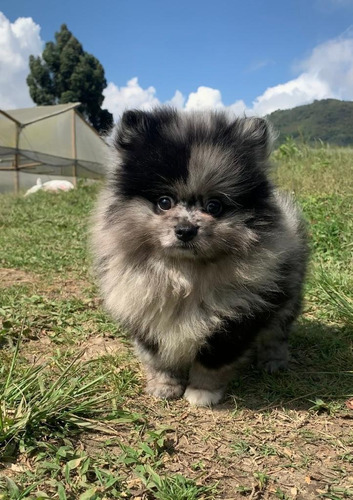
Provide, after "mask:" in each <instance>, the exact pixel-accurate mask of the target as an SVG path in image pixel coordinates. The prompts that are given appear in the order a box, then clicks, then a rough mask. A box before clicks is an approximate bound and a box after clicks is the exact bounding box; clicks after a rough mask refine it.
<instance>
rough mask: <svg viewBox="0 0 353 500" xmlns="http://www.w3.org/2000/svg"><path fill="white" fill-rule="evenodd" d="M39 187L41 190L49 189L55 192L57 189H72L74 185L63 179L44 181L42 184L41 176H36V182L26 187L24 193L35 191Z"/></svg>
mask: <svg viewBox="0 0 353 500" xmlns="http://www.w3.org/2000/svg"><path fill="white" fill-rule="evenodd" d="M40 189H43V191H51V192H54V193H57V192H59V191H70V190H71V189H74V185H73V184H72V182H70V181H65V180H54V181H48V182H44V184H43V183H42V180H41V178H40V177H38V179H37V184H36V185H35V186H32V187H31V188H30V189H28V191H26V193H25V196H28V195H29V194H33V193H36V192H37V191H39V190H40Z"/></svg>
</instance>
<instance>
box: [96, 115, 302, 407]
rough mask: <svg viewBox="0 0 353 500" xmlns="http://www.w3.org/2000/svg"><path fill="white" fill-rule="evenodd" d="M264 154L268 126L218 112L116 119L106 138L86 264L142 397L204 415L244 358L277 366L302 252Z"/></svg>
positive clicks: (297, 223)
mask: <svg viewBox="0 0 353 500" xmlns="http://www.w3.org/2000/svg"><path fill="white" fill-rule="evenodd" d="M270 152H271V130H270V127H269V124H268V123H267V122H266V121H265V120H264V119H261V118H236V119H235V118H233V119H231V118H230V117H229V116H228V115H227V114H225V113H223V112H211V111H210V112H195V113H188V112H178V111H176V110H174V109H171V108H159V109H157V110H154V111H148V112H144V111H126V112H125V113H124V114H123V116H122V118H121V120H120V122H119V123H118V125H117V126H116V128H115V129H114V131H113V134H112V137H111V160H110V166H109V172H108V178H107V184H106V187H105V188H104V190H103V192H102V194H101V196H100V199H99V203H98V206H97V210H96V213H95V219H94V228H93V251H94V255H95V267H96V270H97V275H98V278H99V282H100V287H101V291H102V294H103V298H104V302H105V305H106V307H107V309H108V310H109V311H110V313H111V314H112V316H113V317H114V318H115V319H116V320H117V321H118V322H119V323H120V324H123V325H125V326H126V327H127V328H128V330H129V331H130V332H131V334H132V336H133V339H134V343H135V346H136V351H137V353H138V355H139V357H140V359H141V361H142V363H143V365H144V367H145V370H146V376H147V391H148V392H149V393H150V394H153V395H155V396H158V397H161V398H178V397H181V396H182V395H184V397H185V398H186V399H187V400H188V401H189V402H190V403H191V404H193V405H199V406H208V405H212V404H217V403H218V402H219V401H220V400H221V399H222V397H223V395H224V392H225V390H226V387H227V384H228V383H229V381H230V380H231V378H232V376H233V374H234V367H235V363H236V361H237V360H238V359H239V358H240V357H241V356H243V355H244V354H246V353H247V352H248V351H249V350H250V349H252V350H254V351H256V354H257V362H258V365H259V367H261V368H264V369H266V370H268V371H270V372H274V371H276V370H278V369H281V368H285V367H286V365H287V358H288V350H287V339H288V332H289V329H290V327H291V325H292V323H293V320H294V319H295V318H296V316H297V315H298V313H299V310H300V303H301V294H302V283H303V277H304V273H305V262H306V256H307V249H306V238H305V230H304V225H303V222H302V220H301V216H300V214H299V212H298V210H297V209H296V207H295V206H294V204H293V202H292V201H291V200H290V199H289V197H288V196H284V195H280V194H279V193H278V192H277V191H276V190H275V188H274V187H273V185H272V183H271V181H270V180H269V176H268V174H269V162H268V157H269V154H270Z"/></svg>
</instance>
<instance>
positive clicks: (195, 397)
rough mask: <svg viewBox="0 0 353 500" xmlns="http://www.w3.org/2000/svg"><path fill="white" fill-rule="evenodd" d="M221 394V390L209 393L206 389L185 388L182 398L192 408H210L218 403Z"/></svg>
mask: <svg viewBox="0 0 353 500" xmlns="http://www.w3.org/2000/svg"><path fill="white" fill-rule="evenodd" d="M223 392H224V391H223V390H222V389H218V390H215V391H210V390H208V389H195V388H194V387H187V389H186V391H185V393H184V398H185V399H186V400H187V401H189V403H190V404H191V405H192V406H212V405H216V404H217V403H219V402H220V400H221V399H222V397H223Z"/></svg>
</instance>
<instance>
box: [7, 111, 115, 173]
mask: <svg viewBox="0 0 353 500" xmlns="http://www.w3.org/2000/svg"><path fill="white" fill-rule="evenodd" d="M79 105H80V103H71V104H59V105H55V106H38V107H33V108H25V109H15V110H10V111H2V110H0V172H1V171H14V169H15V159H16V153H17V155H18V156H17V166H18V168H19V170H20V171H21V172H28V173H36V174H47V175H61V176H72V175H73V172H74V167H75V168H76V170H75V173H76V176H77V177H86V178H93V179H97V178H101V177H102V176H103V174H104V163H105V159H106V157H107V145H106V143H105V142H104V140H103V139H102V138H101V137H100V136H99V135H98V133H97V132H96V131H95V129H93V128H92V127H91V126H90V125H89V124H88V123H87V122H86V121H85V120H84V119H83V117H82V116H81V115H80V114H79V113H78V112H77V109H76V108H77V107H78V106H79ZM17 141H18V145H17V144H16V143H17Z"/></svg>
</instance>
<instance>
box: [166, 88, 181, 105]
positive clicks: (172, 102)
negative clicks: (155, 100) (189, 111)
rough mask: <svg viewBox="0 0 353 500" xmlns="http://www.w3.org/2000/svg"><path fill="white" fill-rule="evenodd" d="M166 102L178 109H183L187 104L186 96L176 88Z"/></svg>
mask: <svg viewBox="0 0 353 500" xmlns="http://www.w3.org/2000/svg"><path fill="white" fill-rule="evenodd" d="M165 104H168V105H169V106H173V107H174V108H177V109H183V107H184V104H185V97H184V96H183V94H182V93H181V92H180V90H176V91H175V94H174V96H173V97H172V98H171V99H170V101H167V102H166V103H165Z"/></svg>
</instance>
